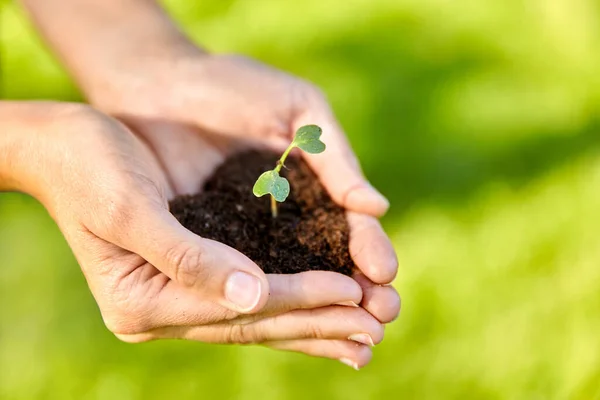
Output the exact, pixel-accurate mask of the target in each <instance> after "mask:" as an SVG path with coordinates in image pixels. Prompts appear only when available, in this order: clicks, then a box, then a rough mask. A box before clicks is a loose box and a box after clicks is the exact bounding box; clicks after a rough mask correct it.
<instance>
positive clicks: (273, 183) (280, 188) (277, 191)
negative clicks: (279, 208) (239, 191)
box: [252, 171, 290, 203]
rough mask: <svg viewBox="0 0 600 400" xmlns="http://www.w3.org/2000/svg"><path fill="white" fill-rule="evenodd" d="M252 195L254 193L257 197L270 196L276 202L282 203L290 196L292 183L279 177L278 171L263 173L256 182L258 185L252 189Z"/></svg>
mask: <svg viewBox="0 0 600 400" xmlns="http://www.w3.org/2000/svg"><path fill="white" fill-rule="evenodd" d="M252 193H254V195H255V196H256V197H262V196H264V195H265V194H270V195H271V196H273V197H274V198H275V200H277V201H278V202H280V203H282V202H284V201H285V199H287V197H288V195H289V194H290V183H289V182H288V181H287V179H285V178H282V177H281V176H279V173H278V172H277V171H267V172H263V173H262V175H261V176H259V177H258V179H257V180H256V183H255V184H254V187H253V188H252Z"/></svg>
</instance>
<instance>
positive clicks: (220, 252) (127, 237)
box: [110, 197, 269, 313]
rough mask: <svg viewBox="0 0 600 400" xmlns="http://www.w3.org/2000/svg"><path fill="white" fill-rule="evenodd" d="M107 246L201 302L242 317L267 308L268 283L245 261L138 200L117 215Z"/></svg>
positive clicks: (252, 264)
mask: <svg viewBox="0 0 600 400" xmlns="http://www.w3.org/2000/svg"><path fill="white" fill-rule="evenodd" d="M116 218H117V220H118V221H120V223H119V224H116V225H117V229H115V230H114V231H113V232H110V236H111V239H112V240H111V241H112V242H113V243H115V244H117V245H119V246H120V247H122V248H124V249H127V250H129V251H131V252H134V253H136V254H139V255H140V256H141V257H143V258H144V259H145V260H146V261H148V262H149V263H150V264H152V265H154V266H155V267H156V268H157V269H159V270H160V271H161V272H163V273H164V274H165V275H167V276H168V277H169V278H170V279H171V280H173V281H175V282H177V283H178V284H179V285H182V286H183V287H186V288H189V289H192V290H193V291H194V292H195V293H197V294H201V295H202V298H203V299H206V300H210V301H212V302H215V303H218V304H220V305H222V306H224V307H226V308H228V309H231V310H233V311H236V312H240V313H254V312H257V311H258V310H260V309H261V308H262V307H264V305H265V304H266V302H267V299H268V294H269V283H268V281H267V278H266V276H265V274H264V273H263V271H262V270H261V269H260V268H259V267H258V266H257V265H256V264H255V263H253V262H252V261H251V260H250V259H249V258H248V257H246V256H244V255H243V254H242V253H240V252H238V251H237V250H235V249H233V248H231V247H229V246H226V245H224V244H221V243H219V242H216V241H213V240H209V239H204V238H201V237H199V236H197V235H195V234H193V233H192V232H190V231H188V230H187V229H185V228H184V227H183V226H182V225H181V224H180V223H179V222H178V221H177V220H176V219H175V217H174V216H173V215H172V214H171V213H170V212H169V211H168V210H167V209H165V208H164V207H162V206H160V205H158V204H155V203H153V202H152V201H149V200H146V199H145V198H144V197H140V200H139V201H138V203H137V204H135V205H130V206H129V207H122V208H121V210H120V211H119V213H118V214H117V215H116Z"/></svg>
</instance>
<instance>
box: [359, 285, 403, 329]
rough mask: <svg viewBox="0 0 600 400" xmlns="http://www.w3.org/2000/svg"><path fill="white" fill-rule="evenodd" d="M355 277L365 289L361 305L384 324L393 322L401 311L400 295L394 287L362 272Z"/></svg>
mask: <svg viewBox="0 0 600 400" xmlns="http://www.w3.org/2000/svg"><path fill="white" fill-rule="evenodd" d="M354 279H356V281H357V282H358V283H359V284H360V286H361V287H362V290H363V299H362V302H361V303H360V305H361V307H363V308H364V309H365V310H367V311H368V312H369V313H370V314H371V315H372V316H374V317H375V318H377V320H378V321H379V322H381V323H382V324H387V323H389V322H392V321H393V320H395V319H396V318H397V317H398V314H399V313H400V296H399V295H398V292H397V291H396V289H394V287H392V286H389V285H386V286H381V285H377V284H375V283H373V282H371V281H370V280H369V279H368V278H367V277H366V276H364V275H363V274H361V273H357V274H355V275H354Z"/></svg>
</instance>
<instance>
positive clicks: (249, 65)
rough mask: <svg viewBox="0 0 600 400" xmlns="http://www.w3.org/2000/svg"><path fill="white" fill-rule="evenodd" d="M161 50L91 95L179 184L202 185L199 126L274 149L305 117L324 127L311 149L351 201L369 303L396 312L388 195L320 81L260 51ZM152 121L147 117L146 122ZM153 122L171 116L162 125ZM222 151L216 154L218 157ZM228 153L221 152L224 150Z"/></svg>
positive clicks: (385, 316)
mask: <svg viewBox="0 0 600 400" xmlns="http://www.w3.org/2000/svg"><path fill="white" fill-rule="evenodd" d="M184 47H185V51H184V52H183V53H177V54H174V55H171V56H168V57H161V58H160V59H143V58H140V59H135V60H134V59H129V61H127V62H124V64H123V65H126V66H127V67H126V68H118V69H115V70H113V71H111V72H110V73H109V74H107V76H108V77H109V78H108V79H106V80H105V81H102V82H101V83H100V84H96V85H91V86H89V87H88V90H87V95H88V97H89V99H90V100H91V101H92V102H93V103H94V104H96V105H97V106H98V107H100V108H101V109H103V110H104V111H106V112H108V113H110V114H113V115H116V116H119V117H121V118H122V119H123V120H125V121H128V123H129V124H131V125H132V126H134V127H136V129H137V130H138V132H139V133H140V135H142V136H143V137H145V138H146V140H147V141H148V142H149V143H151V145H152V146H153V148H154V149H155V151H156V152H157V154H158V155H159V156H160V157H161V159H163V163H164V164H168V165H170V166H172V169H171V171H172V174H171V175H172V183H173V186H174V187H175V188H176V190H177V191H178V192H180V193H194V192H195V191H196V190H197V189H198V187H199V186H198V181H197V179H195V177H196V176H201V177H204V176H205V175H206V171H207V170H206V169H205V168H204V167H202V166H201V165H200V164H201V162H202V160H203V159H204V158H206V157H209V156H207V155H206V154H205V153H203V152H202V149H201V147H202V145H190V142H193V141H195V140H198V141H200V142H202V141H203V139H201V138H198V139H195V138H194V135H196V134H199V132H200V131H208V132H212V133H214V134H216V135H218V136H221V137H230V138H245V139H248V138H252V139H256V140H258V141H259V142H261V143H262V144H263V145H266V146H268V147H270V148H273V149H276V150H282V149H283V148H285V147H286V146H287V145H288V144H289V142H290V140H291V138H292V136H293V133H294V132H295V130H296V129H297V128H298V127H300V126H302V125H305V124H317V125H320V126H321V127H322V128H323V136H322V137H321V139H322V140H323V141H324V142H325V143H326V145H327V150H326V152H325V153H323V154H318V155H309V154H303V157H305V159H306V160H307V162H308V163H309V165H310V166H311V167H312V169H313V170H314V171H315V172H316V173H317V174H318V176H319V178H320V180H321V181H322V183H323V185H324V186H325V188H326V189H327V190H328V192H329V193H330V195H331V196H332V198H333V199H334V200H335V201H336V202H337V203H338V204H340V205H342V206H343V207H345V208H346V209H347V210H348V220H349V222H350V226H351V243H350V251H351V253H352V256H353V258H354V260H355V262H356V264H357V266H358V267H359V269H360V270H361V273H360V274H358V275H357V276H356V280H357V282H359V283H360V284H361V286H362V288H363V291H364V293H365V296H364V299H363V302H362V304H361V305H362V306H363V307H364V308H365V309H367V310H368V311H369V312H371V313H372V314H373V315H374V316H375V317H376V318H377V319H378V320H380V321H381V322H389V321H390V320H392V319H394V318H395V317H396V316H397V314H398V311H399V307H400V300H399V297H398V295H397V293H396V291H395V290H394V289H393V288H392V287H391V286H383V285H387V284H389V283H391V281H392V280H393V279H394V277H395V275H396V272H397V268H398V263H397V259H396V255H395V252H394V250H393V247H392V245H391V243H390V241H389V239H388V237H387V235H386V234H385V233H384V232H383V230H382V229H381V226H380V225H379V222H378V221H377V219H376V218H375V217H378V216H381V215H382V214H384V213H385V211H386V210H387V208H388V203H387V200H386V199H385V198H384V197H383V196H382V195H381V194H379V193H378V192H377V191H376V190H375V189H373V188H372V187H371V185H370V184H369V183H368V182H367V180H366V179H365V177H364V176H363V174H362V172H361V169H360V166H359V163H358V161H357V159H356V157H355V155H354V153H353V152H352V149H351V148H350V145H349V143H348V141H347V139H346V137H345V135H344V133H343V131H342V129H341V127H340V125H339V123H338V122H337V121H336V119H335V117H334V115H333V113H332V111H331V108H330V107H329V105H328V103H327V101H326V99H325V97H324V96H323V94H322V93H321V91H319V90H318V89H317V88H316V87H315V86H313V85H312V84H310V83H307V82H305V81H303V80H301V79H298V78H296V77H293V76H290V75H287V74H285V73H283V72H280V71H278V70H275V69H273V68H270V67H268V66H265V65H262V64H260V63H258V62H255V61H253V60H250V59H247V58H244V57H239V56H228V55H207V54H205V53H202V52H200V51H199V50H197V49H194V48H192V47H191V46H184ZM145 121H146V122H145ZM147 121H154V122H156V121H165V122H166V123H165V124H163V125H162V126H159V125H157V124H155V123H152V124H149V123H147ZM210 157H214V156H210ZM216 157H217V158H219V160H222V159H223V158H222V155H219V156H216Z"/></svg>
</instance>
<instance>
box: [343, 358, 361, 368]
mask: <svg viewBox="0 0 600 400" xmlns="http://www.w3.org/2000/svg"><path fill="white" fill-rule="evenodd" d="M340 362H341V363H342V364H346V365H347V366H349V367H351V368H354V369H355V370H357V371H358V364H357V363H355V362H354V361H352V360H350V359H349V358H340Z"/></svg>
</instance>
